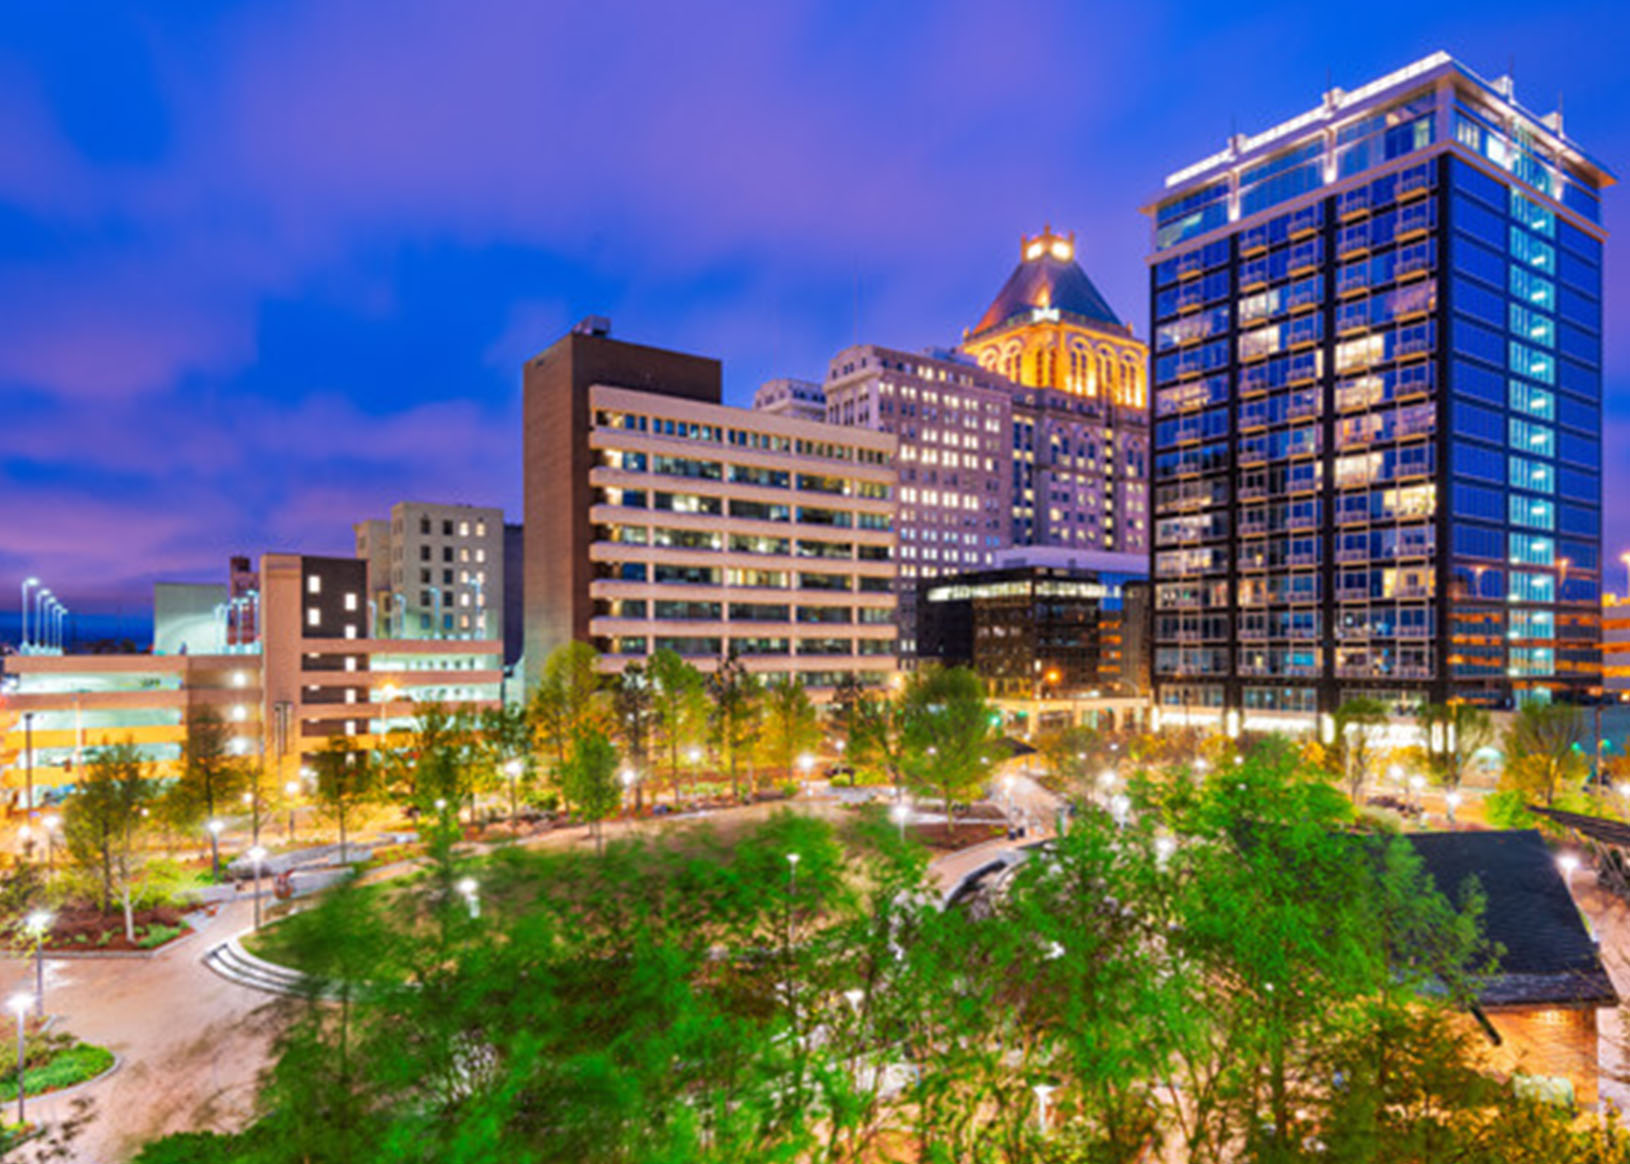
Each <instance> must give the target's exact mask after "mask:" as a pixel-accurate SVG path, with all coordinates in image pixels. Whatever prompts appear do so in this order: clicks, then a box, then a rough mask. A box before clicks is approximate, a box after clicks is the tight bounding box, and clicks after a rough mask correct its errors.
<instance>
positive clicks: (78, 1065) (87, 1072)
mask: <svg viewBox="0 0 1630 1164" xmlns="http://www.w3.org/2000/svg"><path fill="white" fill-rule="evenodd" d="M24 1046H25V1052H24V1062H25V1066H24V1069H23V1088H24V1094H25V1095H44V1094H46V1093H47V1092H51V1091H61V1090H62V1089H63V1088H65V1087H72V1086H73V1085H74V1084H76V1083H83V1082H85V1080H87V1079H94V1078H95V1077H96V1076H98V1075H100V1074H102V1072H104V1071H106V1070H107V1069H108V1068H109V1067H112V1066H113V1052H112V1051H110V1050H108V1049H107V1048H106V1047H98V1046H94V1045H93V1044H90V1043H81V1042H79V1041H78V1040H77V1039H74V1038H72V1037H71V1036H68V1035H56V1034H36V1035H31V1036H29V1037H28V1038H27V1040H26V1041H25V1044H24ZM16 1098H17V1064H16V1063H15V1062H13V1063H12V1064H11V1065H10V1066H9V1067H7V1068H6V1069H5V1070H4V1071H0V1103H4V1102H7V1101H9V1100H14V1099H16Z"/></svg>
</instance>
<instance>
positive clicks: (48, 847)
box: [41, 813, 62, 874]
mask: <svg viewBox="0 0 1630 1164" xmlns="http://www.w3.org/2000/svg"><path fill="white" fill-rule="evenodd" d="M41 823H42V824H44V825H45V871H46V873H47V874H50V873H54V872H55V871H56V857H57V830H58V829H60V828H61V827H62V818H61V817H60V816H58V815H56V813H52V814H51V815H50V816H48V817H46V818H45V820H43V821H42V822H41Z"/></svg>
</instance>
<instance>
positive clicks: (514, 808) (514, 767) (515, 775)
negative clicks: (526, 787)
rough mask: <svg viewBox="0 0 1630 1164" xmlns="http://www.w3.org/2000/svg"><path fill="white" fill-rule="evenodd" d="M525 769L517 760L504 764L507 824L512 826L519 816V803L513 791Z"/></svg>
mask: <svg viewBox="0 0 1630 1164" xmlns="http://www.w3.org/2000/svg"><path fill="white" fill-rule="evenodd" d="M525 768H526V765H524V764H522V763H521V762H520V760H518V759H512V760H508V761H506V762H505V763H504V775H505V776H507V777H509V823H510V824H511V825H514V823H515V821H516V819H517V818H518V817H519V816H520V815H521V809H520V801H519V800H518V799H517V797H516V794H515V790H516V787H517V786H518V783H519V781H520V779H521V773H522V772H523V771H524V770H525Z"/></svg>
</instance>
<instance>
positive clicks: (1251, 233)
mask: <svg viewBox="0 0 1630 1164" xmlns="http://www.w3.org/2000/svg"><path fill="white" fill-rule="evenodd" d="M1267 249H1268V225H1267V223H1263V224H1262V225H1260V226H1253V227H1252V228H1251V229H1250V230H1247V231H1245V232H1244V233H1243V234H1241V235H1240V239H1239V253H1240V256H1241V257H1242V258H1243V257H1246V256H1249V255H1259V254H1261V253H1262V252H1263V251H1265V250H1267Z"/></svg>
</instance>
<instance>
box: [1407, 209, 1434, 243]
mask: <svg viewBox="0 0 1630 1164" xmlns="http://www.w3.org/2000/svg"><path fill="white" fill-rule="evenodd" d="M1437 209H1438V208H1437V204H1436V203H1433V202H1415V203H1412V204H1410V205H1407V206H1403V207H1401V208H1400V209H1399V211H1398V234H1397V238H1398V241H1399V242H1406V241H1408V240H1409V239H1412V238H1420V237H1421V236H1423V235H1425V234H1426V233H1427V232H1428V231H1430V230H1431V229H1432V227H1433V226H1434V225H1435V224H1436V223H1437V217H1438V216H1437Z"/></svg>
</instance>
